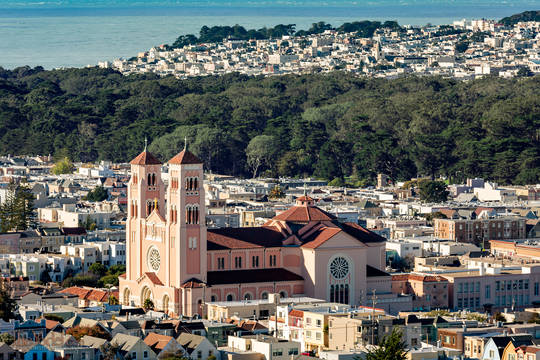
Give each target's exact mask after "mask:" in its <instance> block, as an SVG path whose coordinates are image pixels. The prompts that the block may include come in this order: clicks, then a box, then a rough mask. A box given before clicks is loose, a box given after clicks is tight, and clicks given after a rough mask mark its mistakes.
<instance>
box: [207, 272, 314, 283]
mask: <svg viewBox="0 0 540 360" xmlns="http://www.w3.org/2000/svg"><path fill="white" fill-rule="evenodd" d="M299 280H304V278H303V277H301V276H300V275H298V274H295V273H293V272H291V271H289V270H287V269H283V268H274V269H272V268H271V269H250V270H229V271H209V272H208V284H209V285H221V284H238V283H240V284H246V283H259V282H281V281H299Z"/></svg>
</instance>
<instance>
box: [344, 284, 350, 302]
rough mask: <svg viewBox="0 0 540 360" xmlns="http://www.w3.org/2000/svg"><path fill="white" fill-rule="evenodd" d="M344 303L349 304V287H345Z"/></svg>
mask: <svg viewBox="0 0 540 360" xmlns="http://www.w3.org/2000/svg"><path fill="white" fill-rule="evenodd" d="M343 303H344V304H348V303H349V285H345V299H343Z"/></svg>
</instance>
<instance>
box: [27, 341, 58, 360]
mask: <svg viewBox="0 0 540 360" xmlns="http://www.w3.org/2000/svg"><path fill="white" fill-rule="evenodd" d="M55 357H56V354H55V353H54V351H52V350H50V349H49V348H47V347H46V346H44V345H41V344H37V345H34V347H32V348H31V349H30V350H29V351H28V352H27V353H25V354H24V360H54V359H55Z"/></svg>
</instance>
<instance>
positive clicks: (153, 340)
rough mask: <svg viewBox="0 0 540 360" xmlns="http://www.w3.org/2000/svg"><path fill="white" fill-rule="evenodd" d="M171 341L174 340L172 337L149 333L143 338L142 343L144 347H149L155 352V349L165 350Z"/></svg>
mask: <svg viewBox="0 0 540 360" xmlns="http://www.w3.org/2000/svg"><path fill="white" fill-rule="evenodd" d="M171 340H174V338H173V337H172V336H167V335H161V334H157V333H153V332H151V333H149V334H148V335H147V336H146V337H145V338H144V340H143V341H144V343H145V344H146V345H148V346H150V347H151V348H152V350H154V351H155V350H156V349H157V350H163V348H165V346H167V344H168V343H169V342H170V341H171Z"/></svg>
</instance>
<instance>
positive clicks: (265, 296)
mask: <svg viewBox="0 0 540 360" xmlns="http://www.w3.org/2000/svg"><path fill="white" fill-rule="evenodd" d="M261 299H263V300H268V293H267V292H266V291H263V292H262V294H261Z"/></svg>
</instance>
